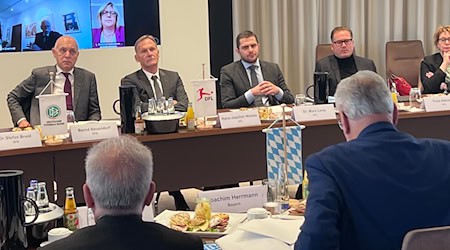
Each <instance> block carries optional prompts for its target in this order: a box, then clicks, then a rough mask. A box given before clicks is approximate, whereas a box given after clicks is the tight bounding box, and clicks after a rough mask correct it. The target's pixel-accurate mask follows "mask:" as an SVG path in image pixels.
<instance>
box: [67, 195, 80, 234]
mask: <svg viewBox="0 0 450 250" xmlns="http://www.w3.org/2000/svg"><path fill="white" fill-rule="evenodd" d="M78 225H79V224H78V210H77V204H76V203H75V195H74V192H73V187H67V188H66V202H65V203H64V226H65V227H66V228H68V229H70V230H71V231H75V230H77V229H78Z"/></svg>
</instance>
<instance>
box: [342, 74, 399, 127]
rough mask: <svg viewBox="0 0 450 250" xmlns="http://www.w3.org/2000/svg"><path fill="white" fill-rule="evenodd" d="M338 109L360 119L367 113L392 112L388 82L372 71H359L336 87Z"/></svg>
mask: <svg viewBox="0 0 450 250" xmlns="http://www.w3.org/2000/svg"><path fill="white" fill-rule="evenodd" d="M335 98H336V109H337V110H338V111H341V112H343V113H345V115H347V117H348V118H350V119H353V120H358V119H360V118H364V117H365V116H367V115H374V114H392V112H393V110H394V104H393V102H392V98H391V94H390V91H389V89H388V87H387V84H386V83H385V81H384V80H383V78H382V77H381V76H379V75H378V74H376V73H374V72H372V71H367V70H364V71H359V72H357V73H355V74H354V75H352V76H350V77H347V78H345V79H344V80H342V81H341V82H340V83H339V84H338V86H337V88H336V94H335Z"/></svg>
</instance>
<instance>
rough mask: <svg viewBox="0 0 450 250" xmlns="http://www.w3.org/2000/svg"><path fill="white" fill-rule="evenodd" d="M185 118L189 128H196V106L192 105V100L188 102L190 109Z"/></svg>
mask: <svg viewBox="0 0 450 250" xmlns="http://www.w3.org/2000/svg"><path fill="white" fill-rule="evenodd" d="M184 120H185V121H186V128H187V130H195V115H194V108H193V107H192V102H189V104H188V109H187V112H186V117H185V118H184Z"/></svg>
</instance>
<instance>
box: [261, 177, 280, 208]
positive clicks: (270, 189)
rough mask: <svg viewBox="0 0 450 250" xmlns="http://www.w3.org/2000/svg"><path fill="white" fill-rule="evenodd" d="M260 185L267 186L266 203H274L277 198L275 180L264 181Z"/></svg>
mask: <svg viewBox="0 0 450 250" xmlns="http://www.w3.org/2000/svg"><path fill="white" fill-rule="evenodd" d="M262 185H263V186H267V202H274V201H275V199H276V198H277V184H276V182H275V180H269V179H264V180H262Z"/></svg>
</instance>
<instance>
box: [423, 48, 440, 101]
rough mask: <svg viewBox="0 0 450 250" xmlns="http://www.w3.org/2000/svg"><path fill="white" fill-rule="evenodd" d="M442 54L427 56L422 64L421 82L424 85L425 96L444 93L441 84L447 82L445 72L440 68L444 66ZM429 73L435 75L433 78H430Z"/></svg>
mask: <svg viewBox="0 0 450 250" xmlns="http://www.w3.org/2000/svg"><path fill="white" fill-rule="evenodd" d="M442 60H443V59H442V56H441V53H436V54H433V55H429V56H426V57H425V58H423V60H422V62H421V63H420V80H421V81H422V85H423V93H424V94H437V93H442V92H443V91H442V90H441V88H440V87H441V83H443V82H445V72H444V71H442V70H441V69H440V68H439V67H440V66H441V64H442ZM428 72H431V73H433V76H432V77H430V78H428V77H427V76H426V75H427V73H428Z"/></svg>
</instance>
